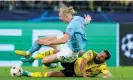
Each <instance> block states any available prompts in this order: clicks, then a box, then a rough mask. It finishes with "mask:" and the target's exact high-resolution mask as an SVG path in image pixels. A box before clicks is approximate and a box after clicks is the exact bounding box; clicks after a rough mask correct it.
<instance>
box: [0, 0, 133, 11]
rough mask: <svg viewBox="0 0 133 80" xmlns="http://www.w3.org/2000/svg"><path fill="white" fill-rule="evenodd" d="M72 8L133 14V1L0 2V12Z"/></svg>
mask: <svg viewBox="0 0 133 80" xmlns="http://www.w3.org/2000/svg"><path fill="white" fill-rule="evenodd" d="M63 6H73V7H74V9H75V10H77V11H80V10H89V11H92V12H101V11H106V12H119V11H123V12H133V1H132V0H123V1H94V0H90V1H89V0H88V1H72V0H69V1H52V0H49V1H0V10H54V11H57V10H58V8H59V7H63Z"/></svg>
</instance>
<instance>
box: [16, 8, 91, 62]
mask: <svg viewBox="0 0 133 80" xmlns="http://www.w3.org/2000/svg"><path fill="white" fill-rule="evenodd" d="M75 13H76V11H75V10H74V9H73V8H72V7H63V8H60V10H59V17H60V19H61V20H62V21H63V22H69V24H68V26H67V28H66V32H65V34H64V36H63V37H62V38H57V39H45V38H40V39H38V40H37V41H36V42H35V44H34V45H33V46H32V48H31V49H29V50H28V51H19V50H16V51H15V53H16V54H18V55H21V56H25V57H29V56H30V55H31V54H32V53H34V52H35V51H37V50H39V49H40V48H41V46H42V45H45V46H53V45H59V44H63V45H62V46H61V48H60V51H59V52H58V53H57V54H53V55H50V56H47V57H45V58H43V60H42V63H43V64H46V63H51V62H57V61H61V62H73V61H75V60H76V59H77V58H78V54H79V51H80V50H82V49H83V48H84V47H85V46H86V44H87V38H86V34H85V32H84V26H85V25H86V24H88V23H90V21H91V17H90V16H89V15H87V16H86V15H85V19H84V18H83V17H80V16H73V14H75Z"/></svg>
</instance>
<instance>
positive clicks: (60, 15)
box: [59, 12, 67, 22]
mask: <svg viewBox="0 0 133 80" xmlns="http://www.w3.org/2000/svg"><path fill="white" fill-rule="evenodd" d="M59 19H60V20H62V21H63V22H67V20H66V17H65V16H64V15H63V14H62V12H59Z"/></svg>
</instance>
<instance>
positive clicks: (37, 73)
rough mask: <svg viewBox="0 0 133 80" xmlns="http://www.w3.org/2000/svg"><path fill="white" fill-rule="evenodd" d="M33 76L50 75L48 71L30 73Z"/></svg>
mask: <svg viewBox="0 0 133 80" xmlns="http://www.w3.org/2000/svg"><path fill="white" fill-rule="evenodd" d="M30 76H31V77H48V73H47V72H33V73H31V74H30Z"/></svg>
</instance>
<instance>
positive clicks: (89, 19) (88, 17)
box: [84, 14, 92, 24]
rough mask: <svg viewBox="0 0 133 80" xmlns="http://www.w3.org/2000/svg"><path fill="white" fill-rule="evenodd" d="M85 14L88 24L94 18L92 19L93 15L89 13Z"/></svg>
mask: <svg viewBox="0 0 133 80" xmlns="http://www.w3.org/2000/svg"><path fill="white" fill-rule="evenodd" d="M84 16H85V21H86V24H89V23H90V22H91V20H92V19H91V16H90V15H88V14H87V15H86V14H85V15H84Z"/></svg>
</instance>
